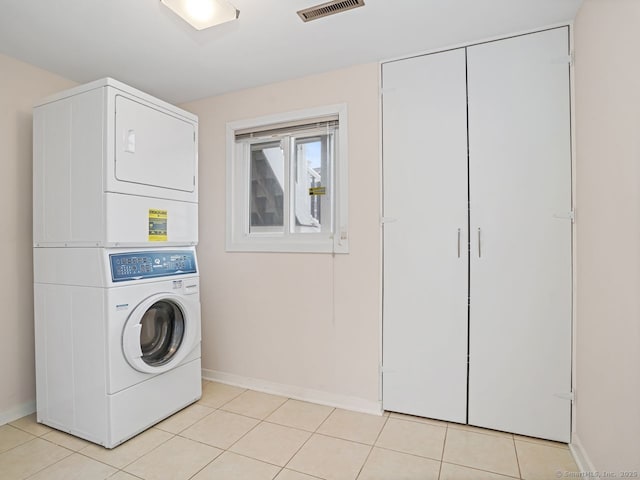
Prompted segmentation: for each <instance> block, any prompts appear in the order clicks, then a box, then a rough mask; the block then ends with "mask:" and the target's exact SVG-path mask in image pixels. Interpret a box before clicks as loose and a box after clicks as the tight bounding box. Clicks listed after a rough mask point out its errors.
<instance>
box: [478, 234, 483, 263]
mask: <svg viewBox="0 0 640 480" xmlns="http://www.w3.org/2000/svg"><path fill="white" fill-rule="evenodd" d="M478 258H482V235H481V232H480V227H478Z"/></svg>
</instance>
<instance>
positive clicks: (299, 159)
mask: <svg viewBox="0 0 640 480" xmlns="http://www.w3.org/2000/svg"><path fill="white" fill-rule="evenodd" d="M329 144H330V135H316V136H313V137H302V138H300V137H298V138H294V141H293V152H292V170H293V175H292V176H293V183H294V188H293V190H294V192H293V195H292V197H293V198H292V201H293V208H292V209H291V210H292V222H291V232H293V233H313V232H322V231H324V230H326V227H327V226H328V225H329V224H330V214H331V212H330V204H329V202H328V199H329V198H330V191H329V181H328V179H329V165H330V163H331V162H330V161H329V152H330V149H329ZM323 226H324V228H323Z"/></svg>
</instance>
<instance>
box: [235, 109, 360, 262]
mask: <svg viewBox="0 0 640 480" xmlns="http://www.w3.org/2000/svg"><path fill="white" fill-rule="evenodd" d="M330 116H333V117H335V116H337V117H338V127H337V135H336V136H337V138H336V137H334V139H335V145H334V155H333V159H332V161H333V168H332V169H331V170H332V173H331V176H332V179H331V180H332V181H331V184H330V185H329V188H328V190H329V192H330V194H331V196H332V198H331V202H330V203H331V217H332V224H331V225H330V228H329V230H330V231H329V232H291V231H289V228H288V227H289V223H290V218H288V217H286V218H287V221H286V222H285V226H284V229H283V230H284V232H283V233H268V232H259V233H258V232H254V233H249V224H250V221H249V220H250V215H251V212H250V198H249V194H250V191H249V190H250V189H249V182H250V174H251V172H250V169H249V155H246V152H245V151H243V148H250V147H247V146H248V145H250V143H251V142H241V143H240V144H238V143H236V133H237V132H240V131H243V132H245V131H250V130H255V131H260V130H265V129H267V128H268V127H272V126H279V125H290V126H292V127H294V126H295V125H304V124H307V123H312V122H313V121H314V120H318V119H322V118H323V117H325V118H326V117H330ZM347 124H348V118H347V106H346V104H337V105H329V106H324V107H317V108H310V109H304V110H296V111H291V112H285V113H280V114H275V115H267V116H262V117H258V118H253V119H247V120H240V121H235V122H229V123H227V125H226V144H227V172H226V189H227V191H226V200H227V205H226V251H228V252H292V253H295V252H298V253H349V235H348V188H347V187H348V171H349V170H348V153H347V152H348V143H347ZM299 132H300V131H295V132H292V133H291V134H290V135H291V137H296V136H299ZM263 141H264V139H263ZM292 148H293V146H292ZM285 150H286V149H285ZM284 155H285V178H286V181H287V183H289V185H288V187H287V188H288V190H289V193H290V194H291V192H292V191H293V190H294V189H295V187H293V186H292V185H291V184H290V183H291V181H292V176H291V172H290V171H289V170H290V168H291V158H290V157H291V155H292V152H291V151H285V152H284ZM285 203H288V204H290V203H291V202H285ZM285 210H287V212H286V214H287V215H290V213H289V211H288V210H289V205H285Z"/></svg>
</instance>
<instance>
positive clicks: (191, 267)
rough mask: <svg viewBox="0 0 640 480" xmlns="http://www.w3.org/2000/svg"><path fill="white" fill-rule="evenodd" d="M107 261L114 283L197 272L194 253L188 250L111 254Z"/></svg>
mask: <svg viewBox="0 0 640 480" xmlns="http://www.w3.org/2000/svg"><path fill="white" fill-rule="evenodd" d="M109 261H110V264H111V280H113V281H114V282H124V281H127V280H142V279H145V278H157V277H171V276H174V275H185V274H190V273H197V272H198V271H197V267H196V256H195V253H194V252H192V251H189V250H162V251H149V252H126V253H112V254H110V255H109Z"/></svg>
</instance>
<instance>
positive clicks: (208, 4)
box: [160, 0, 240, 30]
mask: <svg viewBox="0 0 640 480" xmlns="http://www.w3.org/2000/svg"><path fill="white" fill-rule="evenodd" d="M160 2H161V3H162V4H163V5H165V6H166V7H168V8H170V9H171V10H172V11H173V13H175V14H176V15H178V16H180V17H181V18H182V19H183V20H184V21H186V22H187V23H189V24H190V25H191V26H192V27H193V28H195V29H196V30H203V29H205V28H209V27H213V26H214V25H219V24H221V23H225V22H230V21H231V20H235V19H236V18H238V16H239V15H240V11H239V10H237V9H236V7H234V6H233V5H231V4H230V3H229V2H228V1H227V0H160Z"/></svg>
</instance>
